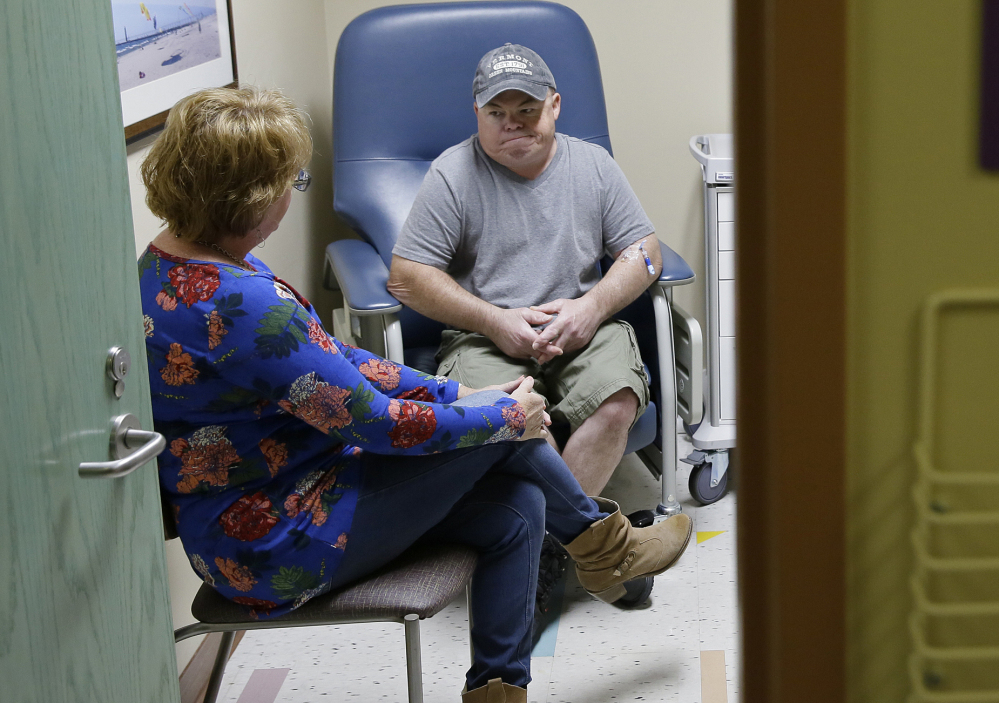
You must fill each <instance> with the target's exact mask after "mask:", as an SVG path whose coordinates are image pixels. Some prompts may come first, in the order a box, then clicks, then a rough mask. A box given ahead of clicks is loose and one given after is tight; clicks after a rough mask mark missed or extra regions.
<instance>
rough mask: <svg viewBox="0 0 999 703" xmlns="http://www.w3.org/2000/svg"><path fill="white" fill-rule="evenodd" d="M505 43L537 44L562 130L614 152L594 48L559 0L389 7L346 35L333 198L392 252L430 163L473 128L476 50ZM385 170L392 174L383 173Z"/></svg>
mask: <svg viewBox="0 0 999 703" xmlns="http://www.w3.org/2000/svg"><path fill="white" fill-rule="evenodd" d="M507 42H512V43H515V44H522V45H524V46H527V47H529V48H531V49H533V50H534V51H536V52H537V53H539V54H540V55H541V56H542V58H543V59H544V60H545V62H546V63H547V64H548V67H549V68H550V69H551V71H552V74H553V75H554V77H555V81H556V83H557V84H558V88H559V93H560V94H561V95H562V111H561V115H560V117H559V120H558V123H557V129H558V131H559V132H562V133H564V134H568V135H571V136H574V137H578V138H580V139H585V140H587V141H591V142H595V143H597V144H600V145H601V146H603V147H605V148H606V149H608V150H610V139H609V137H608V132H607V113H606V107H605V105H604V92H603V85H602V83H601V79H600V64H599V61H598V60H597V52H596V47H595V46H594V44H593V39H592V37H591V36H590V32H589V30H588V29H587V28H586V25H585V24H584V23H583V20H582V19H581V18H580V17H579V15H577V14H576V13H575V12H573V11H572V10H570V9H569V8H567V7H564V6H563V5H558V4H555V3H551V2H456V3H441V4H432V5H400V6H394V7H384V8H379V9H376V10H372V11H370V12H366V13H365V14H363V15H361V16H359V17H357V18H356V19H355V20H353V21H352V22H351V23H350V24H349V25H348V26H347V28H346V29H345V30H344V31H343V34H342V35H341V36H340V41H339V44H338V45H337V50H336V65H335V68H334V78H333V151H334V167H333V172H334V202H333V207H334V209H335V210H336V212H337V213H339V214H340V215H341V216H342V217H343V218H344V219H345V220H346V222H347V224H349V225H350V226H351V227H353V228H354V229H355V231H357V233H358V234H359V235H360V236H362V237H364V238H365V239H367V240H368V241H369V242H371V243H372V244H373V245H374V246H375V248H376V249H377V250H378V252H379V254H381V255H382V257H383V259H385V261H386V264H387V263H388V262H389V260H390V257H391V254H390V252H391V249H392V246H394V244H395V240H396V238H397V236H398V234H399V229H400V228H401V226H402V223H403V221H405V218H406V215H407V214H408V213H409V209H410V207H412V204H413V198H414V197H415V194H416V191H417V189H418V188H419V185H420V183H421V182H422V180H423V176H424V174H425V173H426V171H427V168H428V167H429V164H430V162H431V161H432V160H433V159H435V158H437V157H438V156H439V155H440V154H441V152H443V151H444V150H445V149H447V148H449V147H451V146H454V145H455V144H457V143H459V142H461V141H462V140H464V139H467V138H468V137H469V136H471V135H472V134H474V133H475V131H476V129H477V127H476V121H475V114H474V113H473V111H472V102H473V101H472V79H473V77H474V75H475V68H476V66H477V65H478V62H479V59H480V58H482V56H483V55H484V54H485V53H486V52H487V51H489V50H491V49H494V48H496V47H498V46H502V45H503V44H505V43H507ZM383 176H385V177H387V178H388V180H387V181H383V180H382V178H383Z"/></svg>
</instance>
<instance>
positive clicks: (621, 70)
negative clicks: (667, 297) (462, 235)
mask: <svg viewBox="0 0 999 703" xmlns="http://www.w3.org/2000/svg"><path fill="white" fill-rule="evenodd" d="M413 1H415V0H413ZM388 4H405V2H402V1H400V0H396V1H395V2H391V3H390V2H383V1H380V0H326V25H327V36H328V43H329V48H330V57H329V61H330V68H331V69H332V66H333V61H334V55H333V54H334V52H335V50H336V43H337V41H338V39H339V37H340V33H341V32H342V31H343V28H344V27H346V26H347V24H348V23H349V22H350V21H351V20H352V19H354V18H355V17H356V16H358V15H360V14H361V13H363V12H367V11H368V10H371V9H374V8H376V7H381V6H384V5H388ZM562 4H564V5H566V6H568V7H570V8H572V9H573V10H575V11H576V12H577V13H578V14H579V15H580V17H582V18H583V21H584V22H586V25H587V26H588V27H589V29H590V33H591V34H592V35H593V40H594V43H595V44H596V47H597V53H598V55H599V57H600V69H601V73H602V75H603V82H604V92H605V94H606V97H607V113H608V120H609V122H610V135H611V143H612V144H613V146H614V157H615V158H616V159H617V161H618V163H620V164H621V167H622V168H623V169H624V172H625V174H626V175H627V176H628V179H629V181H630V182H631V185H632V187H633V188H634V189H635V192H636V193H637V194H638V197H639V198H640V199H641V201H642V205H643V206H644V207H645V210H646V212H647V213H648V215H649V217H650V218H652V222H653V223H655V225H656V229H657V233H658V235H659V238H660V239H662V240H663V241H664V242H665V243H666V244H668V245H669V246H670V247H672V248H673V249H674V250H676V251H677V252H678V253H679V254H680V255H681V256H683V258H684V259H686V261H687V262H688V263H689V264H690V265H691V266H692V267H693V269H694V271H695V272H696V273H697V276H698V281H697V282H696V283H694V284H693V285H690V286H687V287H685V288H679V289H677V292H676V300H677V301H678V302H679V303H680V305H682V306H683V307H684V308H686V309H687V310H688V311H689V312H691V313H692V314H694V315H695V316H696V317H697V318H698V319H699V320H700V322H701V324H702V326H703V325H704V322H705V321H704V283H703V279H704V233H703V232H704V229H703V228H704V224H703V212H702V207H703V205H702V201H701V176H700V168H699V166H698V164H697V162H696V161H694V159H693V157H691V156H690V153H689V151H688V150H687V142H688V140H689V139H690V137H692V136H693V135H695V134H709V133H715V132H731V131H732V29H731V25H732V0H697V1H696V2H690V1H689V0H621V1H619V2H608V1H607V0H563V1H562ZM474 70H475V67H474V66H470V67H469V72H468V82H469V85H471V82H472V73H473V72H474ZM555 79H556V80H558V76H556V77H555ZM469 90H471V88H469ZM469 109H471V108H469Z"/></svg>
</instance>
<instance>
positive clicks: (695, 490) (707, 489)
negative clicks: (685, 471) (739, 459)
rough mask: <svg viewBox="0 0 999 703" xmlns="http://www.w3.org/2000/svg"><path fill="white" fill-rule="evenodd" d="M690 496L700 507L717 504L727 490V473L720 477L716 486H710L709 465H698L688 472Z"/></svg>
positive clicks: (707, 463) (708, 463)
mask: <svg viewBox="0 0 999 703" xmlns="http://www.w3.org/2000/svg"><path fill="white" fill-rule="evenodd" d="M689 486H690V495H691V497H692V498H693V499H694V500H696V501H697V502H698V503H700V504H701V505H711V504H712V503H715V502H717V501H718V500H719V499H720V498H721V497H722V496H723V495H725V489H727V488H728V472H727V471H726V472H725V473H724V475H723V476H722V477H721V481H719V482H718V485H717V486H713V487H712V485H711V463H710V462H705V463H703V464H698V465H697V466H695V467H693V468H692V469H691V470H690V482H689Z"/></svg>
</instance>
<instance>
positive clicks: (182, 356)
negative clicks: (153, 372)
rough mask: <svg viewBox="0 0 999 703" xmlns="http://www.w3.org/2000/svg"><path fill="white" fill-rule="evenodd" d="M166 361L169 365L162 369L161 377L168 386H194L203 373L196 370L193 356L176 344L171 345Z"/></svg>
mask: <svg viewBox="0 0 999 703" xmlns="http://www.w3.org/2000/svg"><path fill="white" fill-rule="evenodd" d="M166 360H167V365H166V366H164V367H163V368H162V369H160V376H161V377H162V378H163V381H164V382H165V383H166V384H167V385H168V386H183V385H184V384H185V383H190V384H192V385H193V384H194V380H195V379H196V378H197V377H198V374H199V373H201V372H200V371H198V370H197V369H196V368H194V360H193V359H191V355H190V354H188V353H187V352H185V351H184V349H183V347H181V346H180V345H179V344H177V343H176V342H174V343H173V344H171V345H170V351H169V353H167V355H166Z"/></svg>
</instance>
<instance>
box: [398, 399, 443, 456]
mask: <svg viewBox="0 0 999 703" xmlns="http://www.w3.org/2000/svg"><path fill="white" fill-rule="evenodd" d="M389 415H390V416H391V418H392V419H393V420H395V422H396V424H395V427H393V428H392V429H391V430H389V433H388V435H389V437H391V438H392V446H393V447H396V448H398V449H408V448H410V447H415V446H416V445H417V444H422V443H423V442H426V441H427V440H428V439H430V438H431V437H432V436H433V434H434V430H436V429H437V416H436V415H434V411H433V408H431V407H429V406H426V405H420V404H418V403H413V402H411V401H408V400H403V401H398V400H391V401H389Z"/></svg>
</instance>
